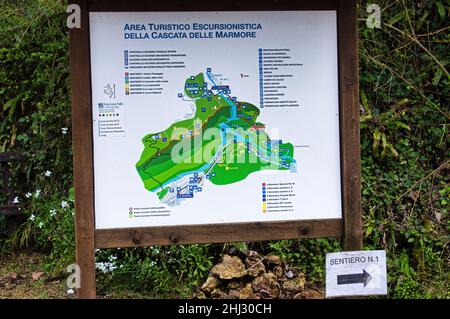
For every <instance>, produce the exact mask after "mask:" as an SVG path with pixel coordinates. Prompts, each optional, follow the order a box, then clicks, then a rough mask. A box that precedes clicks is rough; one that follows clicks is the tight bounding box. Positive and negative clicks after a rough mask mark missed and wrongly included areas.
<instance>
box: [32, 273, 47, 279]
mask: <svg viewBox="0 0 450 319" xmlns="http://www.w3.org/2000/svg"><path fill="white" fill-rule="evenodd" d="M43 274H44V272H43V271H35V272H33V273H32V274H31V278H32V279H33V280H38V279H39V278H41V277H42V275H43Z"/></svg>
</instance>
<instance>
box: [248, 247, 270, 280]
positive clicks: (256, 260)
mask: <svg viewBox="0 0 450 319" xmlns="http://www.w3.org/2000/svg"><path fill="white" fill-rule="evenodd" d="M252 253H255V254H249V256H248V257H247V258H245V264H246V265H247V274H249V275H250V276H252V277H257V276H259V275H260V274H262V273H264V272H266V266H264V264H263V262H262V261H263V258H262V257H261V256H260V255H259V254H258V253H256V252H252Z"/></svg>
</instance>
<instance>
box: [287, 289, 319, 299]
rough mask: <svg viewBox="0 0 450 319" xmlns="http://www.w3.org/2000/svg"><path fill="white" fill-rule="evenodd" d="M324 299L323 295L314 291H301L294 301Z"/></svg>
mask: <svg viewBox="0 0 450 319" xmlns="http://www.w3.org/2000/svg"><path fill="white" fill-rule="evenodd" d="M324 298H325V296H324V294H323V293H320V292H319V291H316V290H308V291H302V292H299V293H298V294H296V295H295V296H294V299H324Z"/></svg>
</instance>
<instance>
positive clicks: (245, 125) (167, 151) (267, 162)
mask: <svg viewBox="0 0 450 319" xmlns="http://www.w3.org/2000/svg"><path fill="white" fill-rule="evenodd" d="M206 75H207V76H208V79H209V82H206V81H205V75H204V74H203V73H199V74H197V75H196V76H191V77H189V78H188V79H187V80H186V82H185V88H184V97H183V100H184V98H186V97H187V98H189V99H190V100H192V102H194V103H195V114H194V115H193V116H191V117H190V118H187V119H184V120H180V121H178V122H176V123H173V124H172V125H170V127H168V128H167V129H165V130H164V131H161V132H156V133H151V134H148V135H146V136H145V137H144V138H143V139H142V142H143V144H144V150H143V152H142V154H141V158H140V159H139V161H138V162H137V163H136V169H137V171H138V173H139V175H140V177H141V179H142V181H143V182H144V186H145V188H146V189H147V190H149V191H153V192H158V194H157V195H158V197H159V199H162V198H164V197H165V196H166V195H167V194H168V193H169V192H170V190H171V189H172V192H173V189H174V188H175V187H172V186H171V184H174V185H175V184H176V186H177V187H176V188H177V190H176V191H177V192H180V189H184V188H186V187H188V186H189V183H188V182H186V183H185V184H186V185H184V184H183V183H181V182H180V180H182V179H183V178H185V179H186V178H187V177H186V176H192V174H195V176H196V177H195V178H196V180H194V182H197V183H198V182H199V181H201V180H203V181H204V180H205V179H209V180H210V181H211V183H213V184H216V185H226V184H231V183H236V182H239V181H241V180H243V179H245V178H246V177H247V176H248V175H249V174H251V173H253V172H257V171H260V170H265V169H271V170H292V169H291V168H292V166H294V167H295V160H294V148H293V146H292V144H291V143H283V142H282V141H280V140H275V141H274V140H271V139H270V137H269V136H268V134H267V132H266V130H265V125H264V124H263V123H260V122H257V118H258V116H259V114H260V110H259V109H258V108H257V107H256V106H255V105H253V104H251V103H248V102H243V101H238V100H237V99H235V98H233V97H231V96H230V95H229V93H230V90H229V87H228V86H223V85H216V84H215V81H214V79H213V77H212V75H211V74H210V73H206ZM187 102H188V101H187ZM187 102H186V103H187ZM191 182H192V179H191ZM191 193H192V192H191Z"/></svg>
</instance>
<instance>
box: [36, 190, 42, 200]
mask: <svg viewBox="0 0 450 319" xmlns="http://www.w3.org/2000/svg"><path fill="white" fill-rule="evenodd" d="M41 193H42V191H41V190H40V189H38V190H36V193H34V197H35V198H39V196H40V195H41Z"/></svg>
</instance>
